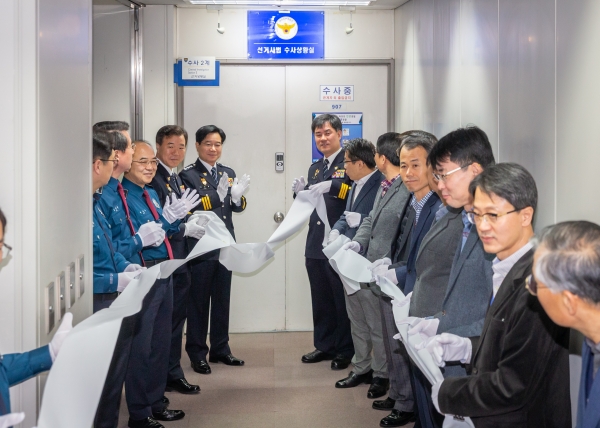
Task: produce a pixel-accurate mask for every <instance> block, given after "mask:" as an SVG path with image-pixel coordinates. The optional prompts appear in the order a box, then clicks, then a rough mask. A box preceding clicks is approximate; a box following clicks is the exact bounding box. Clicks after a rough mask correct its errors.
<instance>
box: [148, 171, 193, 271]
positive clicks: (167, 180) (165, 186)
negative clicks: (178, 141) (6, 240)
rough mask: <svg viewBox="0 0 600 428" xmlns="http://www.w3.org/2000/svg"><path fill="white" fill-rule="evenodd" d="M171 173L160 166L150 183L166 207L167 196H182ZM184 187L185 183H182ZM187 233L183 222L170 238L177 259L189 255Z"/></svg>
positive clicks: (183, 269)
mask: <svg viewBox="0 0 600 428" xmlns="http://www.w3.org/2000/svg"><path fill="white" fill-rule="evenodd" d="M172 181H173V180H172V178H171V172H170V171H167V169H166V168H165V167H164V166H162V164H160V163H159V164H158V169H157V170H156V174H155V175H154V178H153V179H152V182H151V183H150V186H151V187H152V188H153V189H154V190H155V191H156V193H157V194H158V197H159V199H160V204H161V205H163V206H164V205H165V201H166V200H167V195H171V194H172V193H174V194H175V196H177V197H178V198H180V197H181V195H182V193H183V192H182V189H181V188H180V187H179V186H178V185H176V184H174V183H172ZM181 185H182V186H183V183H181ZM184 232H185V223H184V222H182V223H181V224H180V225H179V233H176V234H174V235H171V236H169V242H170V243H171V248H172V249H173V256H174V257H175V258H176V259H185V258H186V257H187V255H188V247H187V242H186V241H187V240H186V239H185V237H184ZM186 269H187V265H183V266H181V267H180V268H179V269H177V271H176V273H183V272H184V271H185V270H186Z"/></svg>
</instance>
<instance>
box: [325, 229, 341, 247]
mask: <svg viewBox="0 0 600 428" xmlns="http://www.w3.org/2000/svg"><path fill="white" fill-rule="evenodd" d="M339 237H340V231H339V230H337V229H331V232H329V236H328V237H327V245H329V244H331V243H332V242H333V241H335V240H336V239H338V238H339Z"/></svg>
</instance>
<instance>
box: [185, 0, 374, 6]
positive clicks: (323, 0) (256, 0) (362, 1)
mask: <svg viewBox="0 0 600 428" xmlns="http://www.w3.org/2000/svg"><path fill="white" fill-rule="evenodd" d="M186 1H189V3H191V4H205V5H217V4H218V5H234V6H368V5H369V4H370V3H371V1H370V0H331V1H328V0H186Z"/></svg>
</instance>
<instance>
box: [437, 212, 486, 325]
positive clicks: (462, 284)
mask: <svg viewBox="0 0 600 428" xmlns="http://www.w3.org/2000/svg"><path fill="white" fill-rule="evenodd" d="M459 217H461V215H460V214H459ZM460 221H461V230H462V220H460ZM461 239H462V235H460V236H459V238H458V240H457V241H456V243H455V244H454V245H455V247H454V248H455V255H454V261H453V262H452V270H451V272H450V278H449V280H448V287H447V288H446V294H445V296H444V301H443V303H442V310H441V311H440V312H438V313H436V314H435V317H436V318H439V319H440V324H439V326H438V334H439V333H444V332H448V333H452V334H456V335H458V336H462V337H472V336H479V334H480V333H481V329H482V327H483V320H484V318H485V314H486V312H487V310H488V308H489V306H490V300H491V298H492V276H493V272H492V260H493V259H494V255H492V254H488V253H486V252H485V251H484V250H483V244H482V243H481V240H480V239H479V235H478V234H477V229H476V228H475V226H473V227H472V228H471V232H470V233H469V236H468V238H467V241H466V242H465V246H464V248H463V250H462V251H460V244H461ZM447 248H448V249H451V248H452V247H451V246H449V247H447Z"/></svg>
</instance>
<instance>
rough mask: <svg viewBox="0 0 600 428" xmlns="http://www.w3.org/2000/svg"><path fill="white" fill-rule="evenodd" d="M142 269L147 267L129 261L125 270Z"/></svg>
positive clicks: (134, 270)
mask: <svg viewBox="0 0 600 428" xmlns="http://www.w3.org/2000/svg"><path fill="white" fill-rule="evenodd" d="M142 270H146V268H145V267H143V266H141V265H138V264H137V263H129V264H128V265H127V267H126V268H125V270H124V271H123V272H136V271H142Z"/></svg>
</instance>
